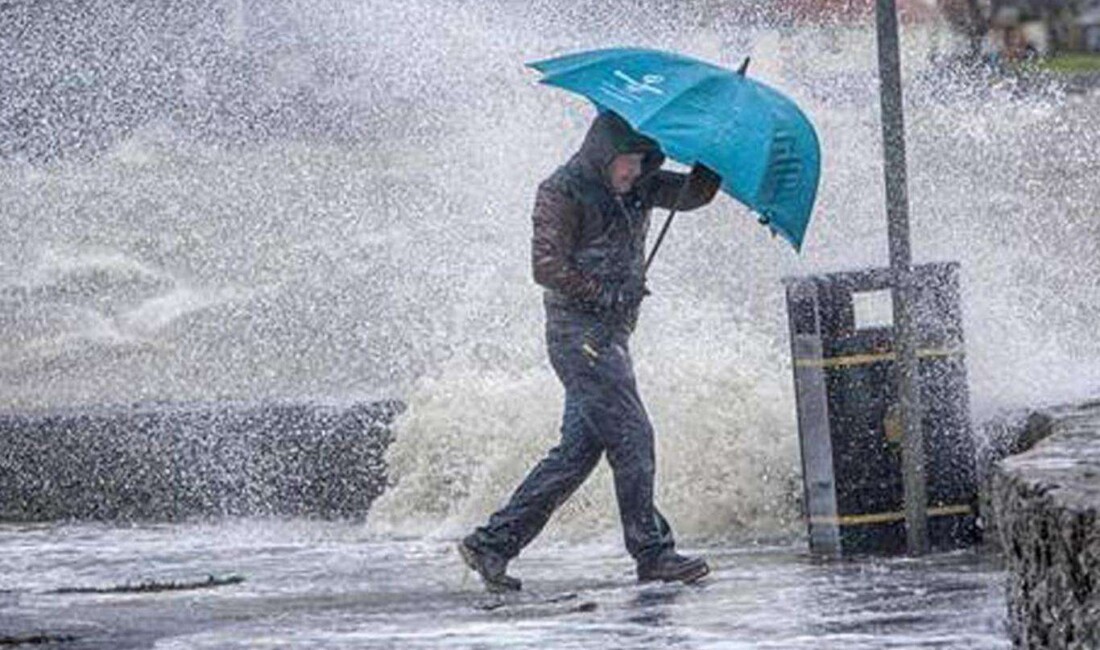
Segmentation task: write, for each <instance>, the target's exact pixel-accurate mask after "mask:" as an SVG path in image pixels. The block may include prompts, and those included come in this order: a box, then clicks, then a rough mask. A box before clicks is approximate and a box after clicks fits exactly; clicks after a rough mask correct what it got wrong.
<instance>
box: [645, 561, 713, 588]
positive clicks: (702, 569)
mask: <svg viewBox="0 0 1100 650" xmlns="http://www.w3.org/2000/svg"><path fill="white" fill-rule="evenodd" d="M708 573H710V566H709V565H707V564H701V565H700V566H698V567H696V568H694V569H692V570H691V571H685V572H684V573H682V574H680V575H676V576H667V577H660V576H653V577H645V578H642V577H639V578H638V582H639V583H645V582H664V583H668V582H682V583H684V584H685V585H689V584H691V583H693V582H698V581H699V580H701V579H703V578H704V577H705V576H706V575H707V574H708Z"/></svg>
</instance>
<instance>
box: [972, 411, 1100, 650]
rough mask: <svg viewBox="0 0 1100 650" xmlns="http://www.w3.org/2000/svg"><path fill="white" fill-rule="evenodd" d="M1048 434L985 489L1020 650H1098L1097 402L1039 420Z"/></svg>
mask: <svg viewBox="0 0 1100 650" xmlns="http://www.w3.org/2000/svg"><path fill="white" fill-rule="evenodd" d="M1044 417H1045V418H1046V420H1045V424H1047V425H1048V426H1049V434H1050V435H1049V436H1048V437H1046V438H1045V439H1043V440H1042V441H1040V442H1038V443H1037V444H1035V446H1034V447H1033V448H1031V449H1030V450H1029V451H1025V452H1023V453H1020V454H1017V455H1014V456H1010V457H1008V458H1005V459H1003V460H1001V461H998V462H997V463H995V464H994V466H993V468H992V470H991V472H990V474H989V477H988V484H987V490H988V494H989V499H990V502H991V507H992V510H993V512H992V515H993V520H994V521H995V522H996V533H995V534H996V536H997V539H998V540H999V542H1000V544H1001V546H1002V548H1003V550H1004V556H1005V562H1006V565H1007V569H1008V609H1009V611H1008V616H1009V629H1010V632H1011V634H1012V638H1013V642H1014V643H1015V644H1016V646H1017V647H1020V648H1029V649H1031V648H1036V649H1037V648H1044V649H1045V648H1082V649H1084V648H1100V517H1098V515H1100V402H1093V403H1090V404H1086V405H1081V406H1076V407H1073V408H1063V409H1057V410H1054V411H1051V412H1048V413H1046V414H1044Z"/></svg>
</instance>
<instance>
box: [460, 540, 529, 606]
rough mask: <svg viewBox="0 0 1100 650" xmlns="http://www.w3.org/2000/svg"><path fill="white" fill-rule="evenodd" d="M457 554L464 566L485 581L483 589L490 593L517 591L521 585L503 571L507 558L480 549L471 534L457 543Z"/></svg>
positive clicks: (506, 566) (506, 564)
mask: <svg viewBox="0 0 1100 650" xmlns="http://www.w3.org/2000/svg"><path fill="white" fill-rule="evenodd" d="M458 554H459V555H461V556H462V561H463V562H465V563H466V566H468V567H470V568H471V569H473V570H474V571H477V574H478V575H479V576H481V581H482V582H484V583H485V589H486V590H488V591H490V592H492V593H503V592H506V591H519V590H520V588H521V587H522V586H523V583H521V582H520V581H519V579H517V578H513V577H512V576H510V575H508V574H506V573H505V570H506V569H507V568H508V560H506V559H505V558H503V557H501V556H500V555H497V554H496V553H493V552H492V551H489V550H486V549H482V548H481V547H480V546H479V545H478V543H477V538H476V537H475V536H473V535H469V536H467V537H466V538H465V539H463V540H462V541H461V542H459V543H458Z"/></svg>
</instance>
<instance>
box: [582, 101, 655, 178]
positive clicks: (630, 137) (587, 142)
mask: <svg viewBox="0 0 1100 650" xmlns="http://www.w3.org/2000/svg"><path fill="white" fill-rule="evenodd" d="M624 153H644V154H645V158H644V159H643V160H642V177H645V176H647V175H649V174H651V173H653V172H654V171H656V170H658V169H660V167H661V165H662V164H663V163H664V161H665V156H664V154H663V153H661V147H660V145H658V144H657V142H656V141H655V140H653V139H652V138H648V137H646V136H644V135H642V134H641V133H638V132H637V131H635V130H634V129H633V128H632V127H631V126H630V124H628V123H627V122H626V120H624V119H623V118H621V117H619V116H618V115H617V114H615V113H613V112H611V111H604V112H602V113H600V114H599V115H598V116H596V119H594V120H592V126H590V127H589V128H588V134H587V135H585V137H584V143H583V144H581V148H580V150H579V151H577V153H576V155H575V156H574V159H575V160H577V161H578V162H579V163H580V164H581V166H582V167H583V168H584V170H585V172H586V174H588V175H590V176H591V177H593V178H598V179H599V180H600V181H601V182H602V183H603V184H604V185H607V182H608V181H607V166H608V165H610V164H611V161H612V160H613V159H614V158H615V156H617V155H619V154H624Z"/></svg>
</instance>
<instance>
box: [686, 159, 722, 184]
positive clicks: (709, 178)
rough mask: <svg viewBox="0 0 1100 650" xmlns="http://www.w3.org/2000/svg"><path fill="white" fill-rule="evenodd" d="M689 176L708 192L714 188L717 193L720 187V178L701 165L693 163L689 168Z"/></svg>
mask: <svg viewBox="0 0 1100 650" xmlns="http://www.w3.org/2000/svg"><path fill="white" fill-rule="evenodd" d="M691 175H692V176H694V177H695V178H696V179H697V182H698V183H700V184H701V185H702V187H705V188H707V189H708V190H709V189H710V188H714V189H715V190H716V191H717V189H718V188H719V187H721V186H722V177H721V176H719V175H718V174H717V173H716V172H715V171H714V170H713V169H711V168H710V167H707V166H706V165H704V164H703V163H695V164H694V165H693V166H692V168H691Z"/></svg>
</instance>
